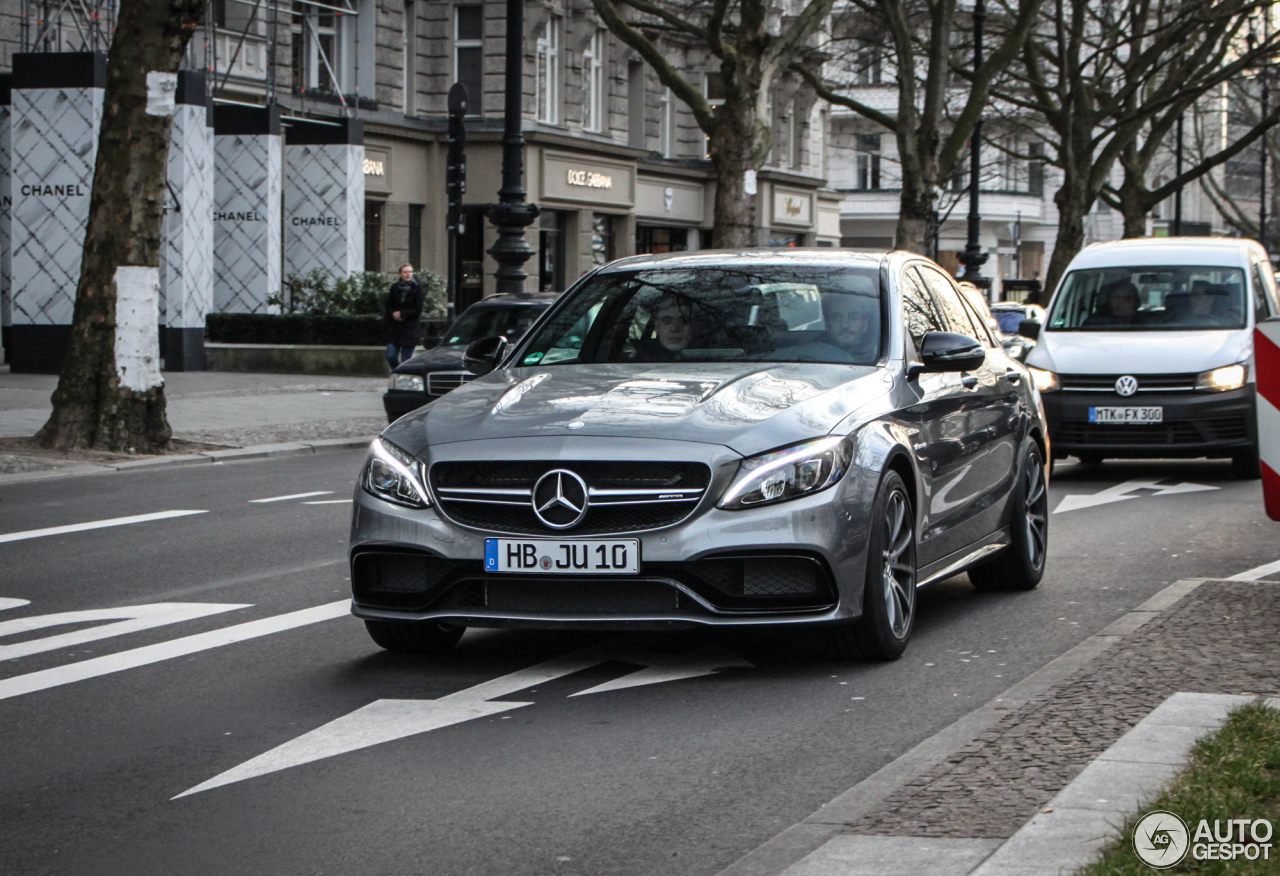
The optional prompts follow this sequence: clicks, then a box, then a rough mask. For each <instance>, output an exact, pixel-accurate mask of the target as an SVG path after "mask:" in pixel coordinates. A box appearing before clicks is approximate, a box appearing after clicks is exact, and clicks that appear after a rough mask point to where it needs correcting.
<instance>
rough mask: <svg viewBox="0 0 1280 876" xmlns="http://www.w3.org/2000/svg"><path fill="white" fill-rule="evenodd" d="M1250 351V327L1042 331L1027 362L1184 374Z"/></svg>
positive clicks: (1071, 370)
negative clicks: (1165, 330) (1188, 329)
mask: <svg viewBox="0 0 1280 876" xmlns="http://www.w3.org/2000/svg"><path fill="white" fill-rule="evenodd" d="M1252 352H1253V347H1252V336H1251V334H1250V332H1249V330H1248V329H1217V330H1202V331H1188V332H1045V333H1043V334H1042V335H1041V336H1040V343H1038V344H1037V345H1036V347H1035V349H1034V350H1032V351H1031V354H1030V355H1029V356H1028V357H1027V364H1028V365H1034V366H1035V367H1036V368H1044V369H1047V370H1049V371H1058V372H1061V373H1063V374H1185V373H1190V372H1192V371H1195V372H1199V371H1208V370H1209V369H1210V368H1220V367H1222V366H1223V365H1234V364H1235V363H1236V362H1239V361H1241V360H1243V359H1245V358H1247V357H1248V356H1249V355H1250V354H1251V353H1252Z"/></svg>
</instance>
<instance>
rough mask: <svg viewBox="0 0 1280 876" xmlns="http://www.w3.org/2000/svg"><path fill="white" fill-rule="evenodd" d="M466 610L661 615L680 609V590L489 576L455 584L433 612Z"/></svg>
mask: <svg viewBox="0 0 1280 876" xmlns="http://www.w3.org/2000/svg"><path fill="white" fill-rule="evenodd" d="M468 607H469V608H488V609H489V610H490V611H494V612H501V613H506V614H520V613H529V614H663V613H669V612H674V611H678V610H679V609H680V591H678V590H676V589H675V588H674V587H672V586H670V585H669V584H664V583H662V582H661V581H635V580H631V581H619V580H616V579H609V578H596V579H588V580H583V581H565V580H563V579H557V580H551V581H548V580H546V579H538V580H529V581H512V580H507V579H493V578H491V579H487V580H467V581H462V582H459V583H458V584H457V585H456V586H455V587H453V589H452V590H450V591H449V593H447V594H446V595H445V596H444V598H443V599H441V600H440V602H439V603H437V604H436V605H433V606H432V609H433V610H438V609H440V608H468Z"/></svg>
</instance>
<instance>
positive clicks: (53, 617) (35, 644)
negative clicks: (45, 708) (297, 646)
mask: <svg viewBox="0 0 1280 876" xmlns="http://www.w3.org/2000/svg"><path fill="white" fill-rule="evenodd" d="M248 607H249V606H248V605H219V604H213V603H201V602H159V603H156V604H154V605H129V606H125V607H123V608H95V609H90V610H88V611H64V612H61V613H59V614H42V615H36V616H35V617H20V618H17V619H16V620H11V621H4V622H3V623H0V638H3V637H5V636H16V635H18V634H19V633H29V632H32V631H33V630H43V629H47V628H49V627H59V626H65V625H67V624H82V623H90V622H92V621H104V620H113V621H117V623H114V624H106V625H104V626H100V627H90V628H89V629H86V630H75V631H73V632H70V633H63V634H62V635H58V636H45V637H44V638H42V639H31V640H29V641H26V642H19V643H18V644H16V645H0V660H13V659H15V658H17V657H26V656H28V655H30V654H40V653H43V652H45V651H53V650H55V649H57V648H69V647H71V646H72V645H83V644H84V643H85V642H96V641H98V640H99V639H108V638H110V637H112V636H123V635H124V634H126V633H136V632H138V631H139V630H149V629H151V628H152V627H162V626H165V625H166V624H176V623H179V622H181V621H186V620H195V619H196V618H199V617H208V616H209V615H213V614H221V613H222V612H224V611H232V610H233V609H237V608H248Z"/></svg>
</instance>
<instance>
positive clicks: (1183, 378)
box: [1058, 374, 1196, 392]
mask: <svg viewBox="0 0 1280 876" xmlns="http://www.w3.org/2000/svg"><path fill="white" fill-rule="evenodd" d="M1123 376H1124V375H1123V374H1059V375H1058V380H1060V381H1061V382H1062V388H1063V389H1064V390H1068V391H1072V392H1115V391H1116V381H1117V380H1119V379H1120V378H1121V377H1123ZM1130 376H1131V377H1133V378H1135V379H1136V380H1137V381H1138V392H1190V391H1191V390H1193V389H1195V388H1196V375H1195V374H1132V375H1130Z"/></svg>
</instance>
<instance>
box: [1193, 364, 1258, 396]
mask: <svg viewBox="0 0 1280 876" xmlns="http://www.w3.org/2000/svg"><path fill="white" fill-rule="evenodd" d="M1247 374H1248V371H1247V370H1246V369H1245V367H1244V366H1243V365H1227V366H1225V367H1223V368H1213V369H1210V370H1209V371H1201V372H1200V373H1199V374H1197V375H1196V389H1203V390H1205V391H1207V392H1226V391H1227V390H1228V389H1239V388H1240V387H1242V386H1244V379H1245V376H1246V375H1247Z"/></svg>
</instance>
